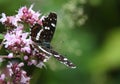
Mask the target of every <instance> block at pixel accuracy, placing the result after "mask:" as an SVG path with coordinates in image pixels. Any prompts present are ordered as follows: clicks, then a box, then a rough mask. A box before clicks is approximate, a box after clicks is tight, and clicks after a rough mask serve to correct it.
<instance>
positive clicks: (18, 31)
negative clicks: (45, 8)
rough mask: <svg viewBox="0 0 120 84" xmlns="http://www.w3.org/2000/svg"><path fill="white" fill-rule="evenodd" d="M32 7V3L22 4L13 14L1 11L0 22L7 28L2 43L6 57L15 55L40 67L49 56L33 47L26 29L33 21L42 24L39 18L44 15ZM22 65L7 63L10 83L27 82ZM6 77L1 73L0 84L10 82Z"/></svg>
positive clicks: (24, 83) (29, 63)
mask: <svg viewBox="0 0 120 84" xmlns="http://www.w3.org/2000/svg"><path fill="white" fill-rule="evenodd" d="M32 7H33V5H31V6H30V8H27V7H26V6H24V7H22V8H20V9H19V10H18V13H17V14H16V15H14V16H6V14H5V13H2V18H1V19H0V22H1V23H2V24H4V25H5V26H7V28H9V29H8V30H7V33H6V34H5V36H4V43H3V44H4V46H5V48H6V49H7V50H8V51H9V54H8V59H11V58H16V56H17V58H20V59H21V60H23V61H25V62H26V63H27V64H28V65H35V66H36V67H40V68H42V67H43V66H44V62H46V61H47V60H48V59H49V56H47V55H46V54H45V53H43V52H41V51H40V50H38V49H37V48H35V46H34V42H33V41H32V39H31V36H30V32H29V31H28V30H29V29H30V27H31V26H33V25H34V24H35V23H37V24H40V25H42V21H41V20H42V19H43V18H44V16H43V17H41V18H40V15H41V14H40V13H39V12H35V11H33V10H32ZM26 25H27V26H26ZM27 28H29V29H27ZM26 30H27V31H26ZM22 66H24V63H20V64H18V63H10V64H9V65H7V69H8V73H9V77H11V78H10V79H11V80H12V84H29V80H30V77H27V75H26V72H25V71H24V70H22V69H21V67H22ZM6 78H7V75H6V74H1V75H0V84H11V83H9V81H6ZM1 82H2V83H1Z"/></svg>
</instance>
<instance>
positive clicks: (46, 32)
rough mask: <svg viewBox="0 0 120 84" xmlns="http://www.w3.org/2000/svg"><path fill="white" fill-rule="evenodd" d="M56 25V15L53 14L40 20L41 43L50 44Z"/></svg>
mask: <svg viewBox="0 0 120 84" xmlns="http://www.w3.org/2000/svg"><path fill="white" fill-rule="evenodd" d="M56 23H57V15H56V14H55V13H50V14H49V15H48V16H47V17H45V18H44V19H43V20H42V24H43V31H42V32H41V35H40V40H41V41H42V42H49V43H50V42H51V40H52V38H53V35H54V32H55V28H56Z"/></svg>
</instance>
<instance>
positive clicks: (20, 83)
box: [0, 63, 30, 84]
mask: <svg viewBox="0 0 120 84" xmlns="http://www.w3.org/2000/svg"><path fill="white" fill-rule="evenodd" d="M22 66H24V63H19V64H18V63H9V65H7V69H6V73H4V74H1V75H0V84H11V83H12V84H29V81H30V77H28V76H27V74H26V71H24V70H22V69H21V67H22ZM7 80H8V81H7Z"/></svg>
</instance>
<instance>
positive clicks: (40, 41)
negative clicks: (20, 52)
mask: <svg viewBox="0 0 120 84" xmlns="http://www.w3.org/2000/svg"><path fill="white" fill-rule="evenodd" d="M56 23H57V14H56V13H52V12H51V13H50V14H49V15H48V16H46V17H45V18H44V19H43V20H42V25H40V24H37V23H36V24H35V25H34V26H33V27H32V28H31V39H32V40H33V41H34V42H35V43H36V44H37V45H35V46H36V47H38V48H39V49H40V50H41V51H42V52H44V53H46V54H47V55H49V56H53V57H54V58H55V59H57V60H58V61H60V62H61V63H63V64H65V65H66V66H68V67H70V68H76V66H75V65H74V64H73V63H72V62H70V61H69V60H68V59H67V58H66V57H64V56H63V55H61V54H59V53H58V52H57V51H55V50H53V49H52V47H51V45H50V43H51V40H52V38H53V35H54V32H55V29H56Z"/></svg>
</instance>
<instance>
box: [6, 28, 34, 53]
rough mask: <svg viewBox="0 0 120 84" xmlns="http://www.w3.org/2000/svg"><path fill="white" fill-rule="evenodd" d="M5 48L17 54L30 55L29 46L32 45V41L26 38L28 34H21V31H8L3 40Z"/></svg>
mask: <svg viewBox="0 0 120 84" xmlns="http://www.w3.org/2000/svg"><path fill="white" fill-rule="evenodd" d="M4 40H5V42H4V44H5V48H8V49H9V50H11V51H13V52H15V53H18V52H27V53H30V52H31V49H30V44H32V40H31V39H30V37H29V38H28V33H26V32H25V33H23V31H22V30H19V29H18V28H17V29H14V30H13V31H9V32H8V33H7V34H6V35H5V38H4Z"/></svg>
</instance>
